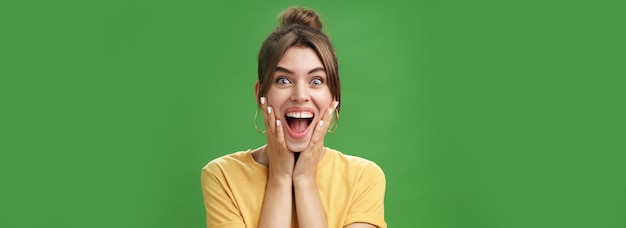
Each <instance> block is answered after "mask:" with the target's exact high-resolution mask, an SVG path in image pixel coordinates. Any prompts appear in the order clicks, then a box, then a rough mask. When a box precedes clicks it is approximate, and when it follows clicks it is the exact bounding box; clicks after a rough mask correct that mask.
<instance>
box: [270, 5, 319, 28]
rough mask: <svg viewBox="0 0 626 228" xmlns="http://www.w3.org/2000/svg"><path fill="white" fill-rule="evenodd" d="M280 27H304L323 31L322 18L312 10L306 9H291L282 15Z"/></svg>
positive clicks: (297, 7)
mask: <svg viewBox="0 0 626 228" xmlns="http://www.w3.org/2000/svg"><path fill="white" fill-rule="evenodd" d="M279 18H280V25H281V26H288V25H293V24H296V25H304V26H308V27H312V28H315V29H322V22H321V21H320V17H319V16H318V15H317V13H315V11H313V10H311V9H307V8H304V7H299V6H296V7H290V8H288V9H286V10H285V11H283V12H282V13H280V16H279Z"/></svg>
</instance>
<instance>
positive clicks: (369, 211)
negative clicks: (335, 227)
mask: <svg viewBox="0 0 626 228" xmlns="http://www.w3.org/2000/svg"><path fill="white" fill-rule="evenodd" d="M385 187H386V181H385V174H384V173H383V170H382V169H381V168H380V167H378V165H376V164H375V163H370V164H367V165H365V166H364V167H363V170H362V172H360V176H359V177H358V182H357V190H356V194H355V195H354V199H353V202H352V206H351V207H350V211H349V212H348V215H347V217H346V221H345V224H344V226H347V225H350V224H352V223H356V222H364V223H370V224H373V225H376V226H378V227H380V228H386V227H387V223H386V222H385V209H384V201H385Z"/></svg>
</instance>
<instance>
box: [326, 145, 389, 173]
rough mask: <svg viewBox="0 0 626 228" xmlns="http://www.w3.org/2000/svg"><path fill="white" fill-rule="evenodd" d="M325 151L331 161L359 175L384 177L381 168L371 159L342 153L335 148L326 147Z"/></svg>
mask: <svg viewBox="0 0 626 228" xmlns="http://www.w3.org/2000/svg"><path fill="white" fill-rule="evenodd" d="M327 151H328V152H329V153H330V155H331V158H332V160H333V161H332V162H333V163H340V165H342V166H345V168H346V169H347V170H351V171H353V172H356V174H357V175H359V176H360V175H368V176H371V175H374V176H379V177H382V178H383V179H384V176H385V174H384V172H383V170H382V169H381V168H380V166H378V164H376V163H375V162H373V161H370V160H368V159H366V158H362V157H358V156H354V155H348V154H344V153H342V152H340V151H338V150H335V149H330V148H328V150H327Z"/></svg>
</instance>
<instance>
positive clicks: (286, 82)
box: [276, 78, 291, 85]
mask: <svg viewBox="0 0 626 228" xmlns="http://www.w3.org/2000/svg"><path fill="white" fill-rule="evenodd" d="M276 83H278V84H280V85H284V84H289V83H291V82H290V81H289V79H287V78H278V79H276Z"/></svg>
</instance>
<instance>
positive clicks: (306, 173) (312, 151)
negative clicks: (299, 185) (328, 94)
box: [293, 101, 339, 181]
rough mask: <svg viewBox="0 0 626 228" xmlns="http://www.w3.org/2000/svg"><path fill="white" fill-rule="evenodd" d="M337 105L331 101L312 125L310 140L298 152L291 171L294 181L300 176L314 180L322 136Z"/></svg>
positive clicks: (320, 155)
mask: <svg viewBox="0 0 626 228" xmlns="http://www.w3.org/2000/svg"><path fill="white" fill-rule="evenodd" d="M337 105H339V102H337V101H333V102H331V104H330V107H328V108H327V109H326V112H323V116H322V119H321V120H320V121H318V122H317V123H316V125H315V126H314V130H313V135H312V136H311V141H310V142H309V145H308V146H307V148H306V149H305V150H304V151H302V152H301V153H300V156H299V157H298V161H297V162H296V166H295V168H294V171H293V178H294V181H295V180H296V179H300V178H302V179H306V180H315V174H316V172H317V164H318V163H319V161H320V159H321V157H322V155H323V154H324V137H325V136H326V132H328V127H329V125H330V120H331V118H332V114H333V111H334V110H335V108H337Z"/></svg>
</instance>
